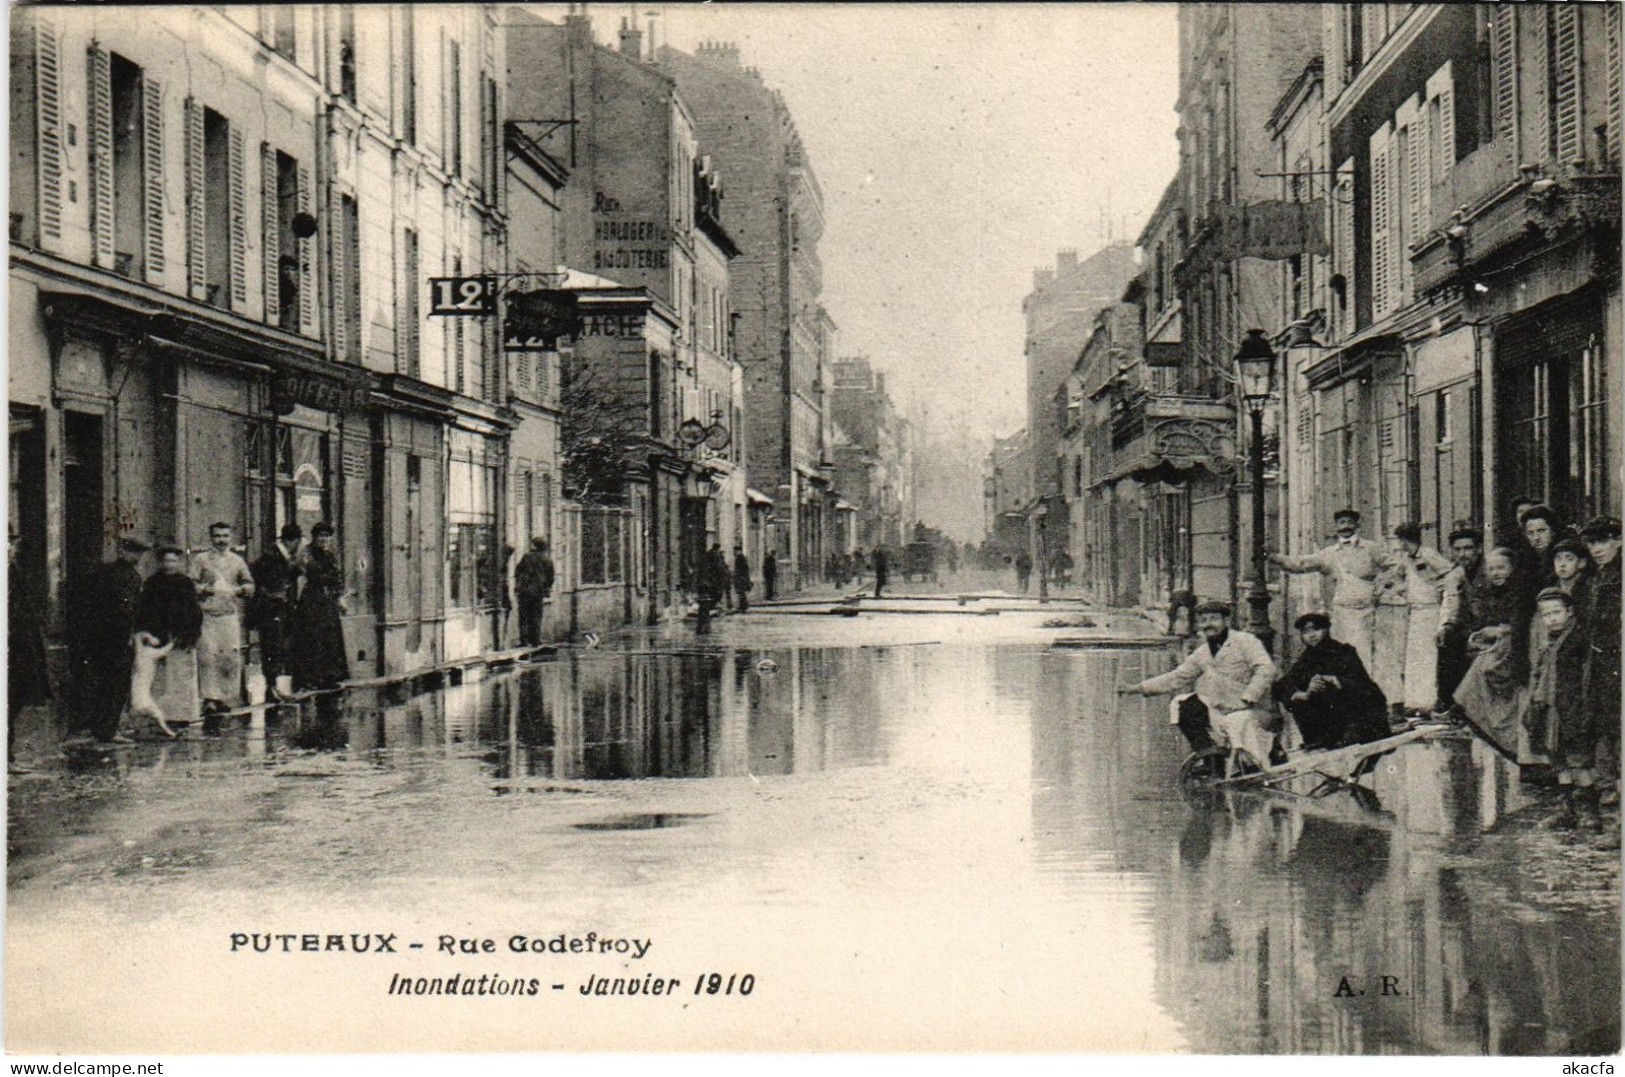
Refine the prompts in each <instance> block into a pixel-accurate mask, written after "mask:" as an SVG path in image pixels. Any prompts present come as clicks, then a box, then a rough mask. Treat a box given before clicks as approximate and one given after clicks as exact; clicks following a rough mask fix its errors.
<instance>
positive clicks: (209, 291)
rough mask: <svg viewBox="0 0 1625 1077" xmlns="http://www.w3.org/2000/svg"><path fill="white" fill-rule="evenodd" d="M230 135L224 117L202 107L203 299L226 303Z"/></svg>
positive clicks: (229, 292)
mask: <svg viewBox="0 0 1625 1077" xmlns="http://www.w3.org/2000/svg"><path fill="white" fill-rule="evenodd" d="M230 188H231V137H230V126H229V125H228V124H227V123H226V118H225V117H224V116H222V115H220V113H218V112H216V111H214V109H212V108H206V109H204V110H203V188H202V191H201V192H200V193H201V194H202V198H203V236H204V239H203V267H204V278H203V279H204V296H203V299H204V301H205V302H207V303H210V304H212V305H214V306H217V307H223V306H225V305H226V298H227V296H229V295H230V294H231V209H230V206H229V204H228V202H229V199H228V197H227V192H228V191H229V190H230Z"/></svg>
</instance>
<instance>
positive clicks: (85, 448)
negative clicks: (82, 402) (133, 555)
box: [62, 411, 106, 607]
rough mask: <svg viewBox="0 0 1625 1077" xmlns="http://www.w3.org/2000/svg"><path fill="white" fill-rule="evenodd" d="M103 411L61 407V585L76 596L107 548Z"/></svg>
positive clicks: (70, 595) (66, 592)
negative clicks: (96, 412) (69, 409)
mask: <svg viewBox="0 0 1625 1077" xmlns="http://www.w3.org/2000/svg"><path fill="white" fill-rule="evenodd" d="M102 440H103V435H102V417H101V416H100V415H99V414H94V413H91V412H83V411H64V412H63V413H62V525H63V526H62V547H63V548H62V555H63V569H64V572H63V575H64V579H63V586H64V591H65V594H66V595H67V596H69V598H68V602H69V605H70V607H71V603H72V596H73V595H75V594H77V593H78V588H79V586H80V585H81V584H82V583H83V581H84V580H85V578H86V577H87V576H89V574H90V573H92V572H94V571H95V570H96V568H97V567H98V566H99V565H100V564H101V561H102V555H103V553H104V551H105V546H106V543H105V537H106V512H105V508H106V506H105V501H104V497H103V494H104V486H105V476H104V474H103V466H104V465H103V459H102Z"/></svg>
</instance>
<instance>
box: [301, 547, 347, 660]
mask: <svg viewBox="0 0 1625 1077" xmlns="http://www.w3.org/2000/svg"><path fill="white" fill-rule="evenodd" d="M310 542H311V544H310V546H309V548H307V549H306V550H305V553H304V563H303V565H302V567H303V569H304V578H305V584H304V587H303V589H302V590H301V591H300V592H299V601H298V603H297V604H296V605H295V606H294V613H293V687H294V690H295V691H310V690H322V689H331V688H337V687H338V686H339V684H340V683H342V682H343V681H344V680H345V679H346V678H348V677H349V676H350V662H349V658H348V655H347V654H346V651H345V647H344V622H343V619H342V618H343V614H344V572H343V569H342V568H341V567H340V565H339V559H338V555H337V554H336V553H335V552H334V550H333V525H332V524H330V523H328V522H327V521H326V520H323V521H322V522H320V523H318V524H317V525H316V526H315V527H312V528H311V529H310Z"/></svg>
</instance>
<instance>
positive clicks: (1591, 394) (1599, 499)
mask: <svg viewBox="0 0 1625 1077" xmlns="http://www.w3.org/2000/svg"><path fill="white" fill-rule="evenodd" d="M1607 370H1608V365H1607V363H1606V362H1605V361H1604V359H1603V348H1602V340H1601V338H1600V337H1597V336H1593V337H1592V338H1591V340H1590V342H1589V343H1588V344H1587V346H1586V348H1585V350H1584V351H1583V352H1581V353H1580V356H1579V361H1578V363H1577V364H1576V369H1575V370H1574V372H1573V373H1572V374H1571V375H1570V378H1569V430H1570V446H1569V482H1570V484H1571V486H1572V488H1573V490H1574V499H1575V503H1576V504H1577V505H1578V506H1581V507H1582V509H1583V511H1581V512H1578V513H1576V514H1575V516H1576V518H1577V519H1579V518H1585V517H1589V516H1592V515H1595V514H1597V513H1602V512H1607V511H1610V510H1611V509H1612V507H1613V506H1611V505H1610V504H1609V503H1608V405H1607V400H1608V391H1607Z"/></svg>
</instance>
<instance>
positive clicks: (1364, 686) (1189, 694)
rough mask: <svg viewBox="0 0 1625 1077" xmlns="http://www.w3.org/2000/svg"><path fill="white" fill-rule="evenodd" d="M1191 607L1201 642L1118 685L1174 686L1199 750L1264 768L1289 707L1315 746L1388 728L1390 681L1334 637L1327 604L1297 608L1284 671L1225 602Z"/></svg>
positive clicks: (1183, 724) (1153, 689)
mask: <svg viewBox="0 0 1625 1077" xmlns="http://www.w3.org/2000/svg"><path fill="white" fill-rule="evenodd" d="M1193 615H1194V617H1195V621H1196V631H1197V633H1198V635H1199V637H1200V639H1199V641H1198V643H1197V645H1196V649H1195V650H1193V651H1192V652H1191V653H1190V654H1189V655H1188V656H1187V657H1186V658H1185V660H1184V661H1183V662H1181V663H1180V664H1179V665H1178V666H1177V667H1175V668H1174V669H1172V670H1170V671H1169V672H1167V673H1164V674H1161V675H1159V676H1155V677H1150V678H1147V679H1146V680H1143V681H1140V682H1138V683H1137V684H1131V685H1125V686H1123V687H1121V688H1119V689H1118V692H1119V693H1120V694H1122V695H1163V694H1172V695H1174V696H1175V697H1176V700H1175V705H1174V707H1173V715H1172V720H1173V722H1174V724H1176V725H1177V726H1178V727H1179V730H1180V732H1181V733H1183V734H1184V735H1185V738H1186V739H1187V740H1188V741H1189V742H1190V745H1191V749H1192V751H1196V752H1201V751H1205V750H1206V749H1209V748H1215V747H1217V748H1222V749H1226V750H1227V757H1226V759H1225V767H1224V772H1225V773H1226V774H1236V773H1240V772H1242V771H1244V770H1248V769H1258V768H1262V767H1265V766H1268V765H1269V764H1270V763H1271V762H1273V761H1275V759H1277V758H1278V756H1279V752H1280V749H1281V747H1282V746H1283V745H1284V743H1285V742H1286V740H1287V739H1288V738H1285V737H1283V734H1285V733H1286V732H1287V730H1286V724H1285V722H1284V721H1283V720H1282V717H1281V711H1284V712H1285V713H1286V714H1287V715H1290V716H1291V719H1292V722H1293V725H1294V726H1295V727H1296V730H1297V734H1298V739H1299V741H1300V742H1301V744H1302V746H1303V747H1304V748H1308V749H1321V748H1337V747H1342V746H1344V745H1349V744H1363V743H1368V742H1370V741H1374V740H1380V739H1382V738H1383V737H1386V736H1388V734H1389V732H1390V730H1389V726H1388V722H1387V720H1386V710H1387V708H1386V705H1385V701H1384V699H1383V694H1382V690H1381V689H1380V688H1379V687H1377V685H1376V683H1375V682H1374V681H1373V680H1372V679H1371V677H1370V675H1369V674H1368V673H1367V671H1366V667H1365V663H1364V662H1363V661H1361V658H1360V655H1359V653H1358V651H1356V649H1355V648H1354V647H1353V646H1352V645H1350V644H1348V643H1345V642H1342V641H1340V640H1337V639H1334V638H1333V637H1332V635H1331V618H1330V617H1328V616H1327V615H1326V614H1324V613H1306V614H1304V615H1303V616H1302V617H1299V618H1298V620H1297V622H1296V625H1295V627H1296V628H1297V630H1298V632H1299V633H1300V635H1301V637H1302V641H1303V649H1302V651H1301V652H1300V654H1299V655H1298V659H1297V661H1295V662H1294V663H1293V664H1292V667H1291V668H1290V669H1289V670H1288V671H1287V672H1286V673H1285V674H1284V675H1279V674H1278V670H1277V668H1276V665H1275V661H1274V659H1272V658H1271V657H1270V654H1269V651H1268V650H1266V649H1265V647H1264V644H1263V642H1262V641H1261V640H1259V638H1258V637H1257V636H1255V635H1253V634H1252V633H1250V632H1244V631H1242V630H1240V629H1235V628H1231V627H1230V607H1229V605H1228V604H1227V603H1224V602H1216V601H1213V602H1203V603H1200V604H1199V605H1197V606H1196V608H1195V610H1194V611H1193ZM1275 704H1279V705H1280V711H1277V710H1276V708H1275V706H1274V705H1275Z"/></svg>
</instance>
